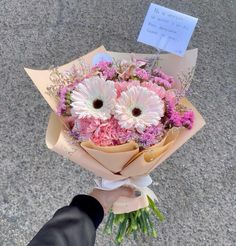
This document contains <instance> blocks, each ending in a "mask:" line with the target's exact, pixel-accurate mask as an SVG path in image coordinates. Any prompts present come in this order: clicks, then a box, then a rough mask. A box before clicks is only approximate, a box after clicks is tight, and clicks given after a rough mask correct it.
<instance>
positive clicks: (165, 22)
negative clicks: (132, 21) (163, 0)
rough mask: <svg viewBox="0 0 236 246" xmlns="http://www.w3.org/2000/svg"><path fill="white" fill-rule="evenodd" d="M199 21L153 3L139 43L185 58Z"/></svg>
mask: <svg viewBox="0 0 236 246" xmlns="http://www.w3.org/2000/svg"><path fill="white" fill-rule="evenodd" d="M197 21H198V19H197V18H195V17H192V16H190V15H186V14H182V13H180V12H177V11H174V10H171V9H168V8H165V7H162V6H160V5H157V4H154V3H151V5H150V7H149V9H148V12H147V15H146V17H145V20H144V23H143V26H142V29H141V31H140V33H139V37H138V42H142V43H145V44H148V45H151V46H153V47H155V48H157V49H161V50H164V51H168V52H170V53H173V54H176V55H178V56H184V54H185V51H186V49H187V47H188V43H189V41H190V38H191V36H192V34H193V31H194V28H195V26H196V24H197Z"/></svg>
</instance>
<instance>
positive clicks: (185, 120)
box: [181, 111, 194, 129]
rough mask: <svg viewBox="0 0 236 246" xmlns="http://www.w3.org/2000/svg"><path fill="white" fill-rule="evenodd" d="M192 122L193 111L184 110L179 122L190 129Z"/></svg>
mask: <svg viewBox="0 0 236 246" xmlns="http://www.w3.org/2000/svg"><path fill="white" fill-rule="evenodd" d="M193 122H194V113H193V111H186V112H184V114H183V116H182V118H181V123H182V125H183V126H184V127H186V128H187V129H192V127H193Z"/></svg>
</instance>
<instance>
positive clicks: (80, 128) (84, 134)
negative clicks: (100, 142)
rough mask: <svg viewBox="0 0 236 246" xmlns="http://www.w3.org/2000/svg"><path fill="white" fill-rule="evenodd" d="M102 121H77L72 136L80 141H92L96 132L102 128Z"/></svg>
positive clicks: (87, 119)
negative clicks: (91, 138)
mask: <svg viewBox="0 0 236 246" xmlns="http://www.w3.org/2000/svg"><path fill="white" fill-rule="evenodd" d="M100 124H101V120H99V119H95V118H92V117H91V118H83V119H78V118H77V119H76V120H75V124H74V127H73V129H72V131H71V132H72V135H73V136H74V137H75V138H76V139H78V140H79V141H87V140H89V139H90V137H91V136H92V134H93V133H94V132H95V130H96V129H97V128H98V127H99V126H100Z"/></svg>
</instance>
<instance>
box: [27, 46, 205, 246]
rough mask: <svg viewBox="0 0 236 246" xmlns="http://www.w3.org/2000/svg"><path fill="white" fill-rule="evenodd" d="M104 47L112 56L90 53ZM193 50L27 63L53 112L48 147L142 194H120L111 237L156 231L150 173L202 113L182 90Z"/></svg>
mask: <svg viewBox="0 0 236 246" xmlns="http://www.w3.org/2000/svg"><path fill="white" fill-rule="evenodd" d="M101 52H102V53H103V54H104V53H106V54H109V55H110V56H111V57H113V60H109V61H104V60H101V61H98V62H96V63H95V62H94V64H93V65H92V60H93V58H94V57H97V56H98V55H99V54H101ZM196 56H197V51H196V50H192V51H189V52H187V54H186V55H185V56H184V57H183V58H176V56H173V55H162V56H161V58H160V60H159V64H158V66H155V67H152V68H151V67H150V64H151V60H152V59H153V55H141V54H136V55H135V56H133V55H131V54H125V53H115V52H107V51H106V50H105V49H104V48H103V47H100V48H99V49H97V50H95V51H93V52H91V53H89V54H88V55H86V56H84V57H82V58H81V59H79V60H76V61H73V62H71V63H69V64H66V65H64V66H62V67H59V68H57V69H53V70H43V71H37V70H30V69H26V72H27V73H28V74H29V76H30V77H31V78H32V80H33V82H34V83H35V84H36V86H37V87H38V89H39V90H40V92H41V93H42V95H43V96H44V98H45V99H46V100H47V102H48V103H49V105H50V106H51V108H52V109H53V111H54V113H52V114H51V117H50V120H49V125H48V129H47V134H46V143H47V145H48V147H49V148H50V149H52V150H54V151H56V152H57V153H59V154H62V155H64V156H67V157H68V158H70V159H71V160H72V161H74V162H76V163H78V164H80V165H82V166H83V167H85V168H87V169H88V170H90V171H93V172H94V173H95V174H96V175H97V176H98V177H101V178H100V179H96V184H97V187H98V188H99V189H105V190H111V189H115V188H118V187H120V186H122V185H129V186H134V187H135V188H136V189H139V190H140V192H141V194H142V195H141V196H140V197H137V198H125V197H120V198H119V199H118V200H117V201H116V202H115V204H114V205H113V208H112V211H111V212H110V214H109V217H108V221H107V224H106V228H105V229H106V231H107V232H108V233H111V231H112V228H113V225H114V226H117V227H118V232H117V236H116V242H117V243H120V242H122V240H123V238H124V236H127V235H130V234H134V235H136V234H137V232H141V233H144V234H148V235H149V236H151V235H152V236H154V237H155V236H156V231H155V228H154V226H153V222H152V220H151V215H152V214H153V215H155V216H156V217H157V218H158V219H159V220H160V221H162V220H163V218H164V217H163V215H162V214H161V212H160V211H159V209H158V208H157V206H156V204H155V200H156V196H155V194H154V193H153V192H152V191H151V190H150V189H149V188H148V186H149V185H150V184H151V182H152V180H151V178H150V176H149V175H148V174H149V173H150V172H151V171H152V170H153V169H154V168H155V167H156V166H158V165H159V164H160V163H161V162H163V161H164V160H165V159H166V158H167V157H169V156H170V155H171V154H172V153H173V152H174V151H175V150H176V149H178V148H179V147H180V146H181V145H182V144H183V143H184V142H186V141H187V140H188V139H189V138H190V137H191V136H192V135H194V134H195V133H196V132H197V131H198V130H199V129H200V128H201V127H202V126H203V125H204V120H203V119H202V117H201V116H200V114H199V113H198V112H197V111H196V109H195V108H194V107H193V105H192V104H191V103H190V102H189V101H188V100H187V99H186V98H185V97H184V95H185V91H186V89H187V88H188V86H189V83H190V80H191V78H192V76H193V70H194V66H195V62H196Z"/></svg>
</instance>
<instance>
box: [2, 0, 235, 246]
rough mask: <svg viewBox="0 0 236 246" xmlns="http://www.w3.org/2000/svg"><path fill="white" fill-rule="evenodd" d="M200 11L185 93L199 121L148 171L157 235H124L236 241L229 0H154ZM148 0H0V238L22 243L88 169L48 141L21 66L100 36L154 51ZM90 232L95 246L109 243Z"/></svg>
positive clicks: (89, 183) (54, 58) (163, 241)
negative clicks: (146, 28) (141, 39)
mask: <svg viewBox="0 0 236 246" xmlns="http://www.w3.org/2000/svg"><path fill="white" fill-rule="evenodd" d="M154 2H156V3H158V4H160V5H163V6H165V7H169V8H172V9H175V10H177V11H180V12H184V13H186V14H189V15H192V16H195V17H197V18H199V21H198V24H197V27H196V30H195V32H194V35H193V37H192V39H191V42H190V44H189V48H196V47H197V48H199V57H198V64H197V68H196V72H195V76H194V79H193V82H192V84H191V89H190V92H189V94H188V97H189V99H190V100H191V102H192V103H193V104H194V105H195V106H196V107H197V108H198V110H199V111H200V112H201V114H202V115H203V117H204V118H205V120H206V123H207V124H206V126H205V127H204V128H203V129H202V130H201V131H200V132H199V133H197V134H196V135H195V136H194V137H193V138H192V139H191V140H189V141H188V142H187V143H186V144H185V145H184V146H183V147H181V148H180V149H179V150H178V151H177V152H176V153H175V154H174V155H172V156H171V158H169V159H168V160H167V161H165V162H164V163H163V164H162V165H161V166H160V167H158V168H157V169H156V170H155V171H154V172H153V173H152V175H151V176H152V178H153V179H154V181H155V182H154V184H153V186H152V188H153V190H154V191H155V192H156V194H157V195H158V197H159V202H158V206H159V207H160V209H161V210H162V212H163V213H164V214H165V217H166V220H165V222H163V223H161V224H157V225H156V226H157V228H158V231H159V233H158V239H146V238H141V239H140V240H138V241H133V240H131V239H130V240H127V241H126V242H125V244H124V245H142V246H145V245H153V246H154V245H155V246H156V245H163V246H164V245H166V246H176V245H177V246H185V245H186V246H187V245H189V246H195V245H196V246H205V245H206V246H208V245H212V246H233V245H236V207H235V204H236V159H235V147H236V139H235V135H236V131H235V122H236V118H235V116H236V89H235V81H236V68H235V60H236V35H235V34H236V15H235V13H236V4H235V1H234V0H232V1H230V0H204V1H203V0H201V1H199V0H192V1H189V0H175V1H172V0H166V1H165V0H161V1H154ZM149 4H150V1H147V0H110V1H109V0H106V1H105V0H97V1H96V0H41V1H38V0H30V1H29V0H28V1H26V0H1V1H0V56H1V59H0V245H2V246H14V245H17V246H23V245H27V243H28V242H29V240H30V239H31V238H32V237H33V235H34V234H35V233H36V232H37V231H38V230H39V229H40V227H41V226H42V225H43V224H44V223H45V222H46V221H47V220H48V219H49V218H50V217H51V216H52V215H53V213H54V212H55V211H56V210H57V209H58V208H59V207H62V206H64V205H66V204H68V202H69V201H70V200H71V198H72V197H73V196H74V195H76V194H77V193H86V192H88V191H89V190H90V188H91V187H93V178H94V176H93V174H91V173H89V172H88V171H86V170H85V169H82V168H80V167H79V166H77V165H75V164H73V163H72V162H70V161H69V160H67V159H65V158H63V157H61V156H59V155H57V154H56V153H53V152H51V151H49V150H48V149H47V147H46V145H45V131H46V126H47V122H48V116H49V112H50V108H49V106H48V105H47V103H46V101H44V99H43V98H42V97H41V95H40V93H39V92H38V91H37V89H36V88H35V86H34V85H33V83H32V82H31V80H30V78H29V77H28V76H27V75H26V73H25V72H24V70H23V67H32V68H38V69H40V68H48V67H50V66H51V65H61V64H65V63H67V62H69V61H71V60H73V59H75V58H78V57H80V56H81V55H83V54H86V53H87V52H89V51H90V50H92V49H95V48H96V47H98V46H100V45H101V44H103V45H104V46H105V47H106V48H107V49H109V50H113V51H120V52H137V53H153V52H155V50H154V49H153V48H151V47H149V46H147V45H144V44H141V43H138V42H137V41H136V40H137V36H138V33H139V30H140V28H141V25H142V22H143V19H144V16H145V14H146V11H147V9H148V6H149ZM102 228H103V225H101V227H100V229H99V230H98V232H97V243H96V245H99V246H103V245H104V246H105V245H106V246H107V245H114V244H113V243H112V241H111V238H110V237H107V236H106V235H104V234H103V231H102Z"/></svg>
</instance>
